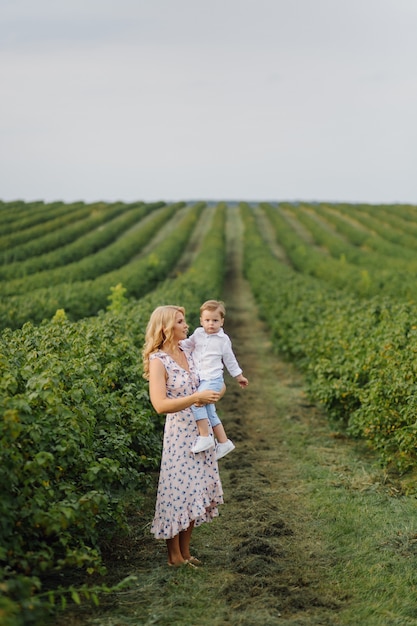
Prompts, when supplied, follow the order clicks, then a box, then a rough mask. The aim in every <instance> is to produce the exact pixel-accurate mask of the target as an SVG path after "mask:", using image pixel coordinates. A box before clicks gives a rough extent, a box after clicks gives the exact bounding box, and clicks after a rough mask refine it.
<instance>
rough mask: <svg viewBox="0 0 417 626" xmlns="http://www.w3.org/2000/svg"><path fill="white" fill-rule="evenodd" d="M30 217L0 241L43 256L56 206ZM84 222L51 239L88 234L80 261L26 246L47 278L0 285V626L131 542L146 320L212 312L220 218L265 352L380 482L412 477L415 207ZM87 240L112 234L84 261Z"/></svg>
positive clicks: (183, 208) (148, 413)
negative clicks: (239, 245)
mask: <svg viewBox="0 0 417 626" xmlns="http://www.w3.org/2000/svg"><path fill="white" fill-rule="evenodd" d="M89 206H90V210H91V206H92V205H89ZM13 208H14V209H15V210H16V214H14V211H13ZM25 208H26V207H25V206H22V205H19V204H18V205H17V206H15V207H8V206H7V204H4V205H3V206H0V218H2V217H4V218H5V220H4V226H5V227H6V225H11V224H12V223H13V221H14V222H15V225H16V223H20V224H26V226H24V227H22V228H23V230H22V233H23V232H25V231H26V230H30V229H31V228H36V229H38V228H39V230H38V231H37V232H38V233H40V232H41V230H40V229H41V227H46V230H45V231H44V233H43V235H41V234H39V236H38V238H37V241H38V242H42V240H43V241H44V242H45V241H46V242H47V241H49V242H51V241H52V240H51V239H49V237H50V236H52V230H51V231H50V234H47V233H48V227H47V225H48V222H54V221H56V220H58V219H60V218H61V217H63V215H61V214H60V212H61V210H62V205H61V203H56V205H43V204H42V203H38V204H36V205H32V206H31V207H30V208H31V211H26V210H25ZM67 208H68V205H67ZM81 208H86V207H85V206H84V205H83V203H77V205H74V206H72V207H71V211H70V212H71V214H72V216H73V220H74V221H73V222H72V223H71V221H70V220H69V221H68V222H67V223H66V225H64V222H63V223H62V227H61V229H57V230H56V231H55V234H54V236H57V235H58V233H59V231H60V230H61V232H65V231H66V232H67V233H68V232H71V228H72V227H74V228H75V226H76V225H78V226H80V225H81V224H82V223H83V222H84V221H88V220H90V222H89V223H90V226H89V229H90V230H85V231H79V235H77V236H76V237H75V238H73V239H70V238H69V239H68V240H67V243H66V244H65V245H63V247H62V248H61V250H62V254H63V255H66V254H67V252H68V249H69V248H71V247H73V251H75V250H77V252H76V253H75V257H74V258H73V259H72V260H71V262H68V261H67V262H66V263H62V262H61V261H60V260H59V258H58V257H59V249H56V251H55V252H54V253H53V254H56V255H57V257H56V265H55V264H54V262H53V260H52V261H51V259H53V257H52V256H50V255H52V252H51V250H52V248H47V250H45V253H44V252H42V249H41V248H38V251H37V253H36V256H34V257H33V258H32V261H33V262H36V259H38V260H39V263H44V265H43V266H42V271H40V269H39V270H36V271H34V272H32V273H29V272H28V275H27V277H26V278H24V279H23V278H22V274H20V275H19V273H16V274H13V271H17V272H18V271H21V270H10V274H9V278H10V280H3V282H2V283H1V284H0V291H1V294H2V297H1V300H0V323H1V326H2V328H3V331H2V333H1V335H0V363H1V379H0V394H1V400H2V406H3V407H4V413H3V420H2V422H1V434H0V438H1V440H0V482H1V490H2V499H1V500H0V516H1V517H0V519H1V523H0V535H1V536H0V539H1V540H0V560H1V561H2V563H3V565H4V567H3V569H2V570H1V573H0V586H1V589H2V590H3V592H4V596H3V598H1V599H0V618H1V619H3V621H4V624H5V626H21V625H23V624H24V625H25V626H26V625H29V624H31V623H36V621H38V622H39V621H40V622H41V623H42V615H43V611H45V610H48V609H50V608H52V605H53V603H54V602H56V601H57V600H62V599H65V598H66V597H68V596H71V595H72V597H73V599H76V598H77V591H76V590H75V589H66V588H65V586H64V583H63V582H62V581H63V580H65V577H64V576H62V577H61V578H60V577H59V574H63V575H64V574H65V572H67V571H68V569H69V568H74V567H76V568H83V569H84V570H85V571H88V572H90V573H92V574H93V573H94V572H97V571H100V569H101V568H102V560H101V546H102V545H103V542H107V541H109V540H110V539H111V537H112V536H113V534H114V533H120V532H121V529H123V528H124V527H127V518H128V513H129V510H130V509H131V508H134V507H137V506H138V498H139V499H140V497H141V495H142V494H143V493H144V491H145V490H146V487H147V483H148V480H149V475H150V472H154V471H155V469H156V468H157V467H158V464H159V458H160V445H161V437H162V435H161V430H162V419H161V418H160V417H158V416H156V415H155V412H154V411H153V409H152V407H151V406H150V403H149V399H148V394H147V385H146V384H145V381H144V380H143V379H142V367H141V348H142V345H143V333H144V330H145V326H146V322H147V319H148V317H149V314H150V312H151V311H152V309H153V308H154V307H155V306H157V305H159V304H165V303H168V302H173V303H178V304H183V305H185V307H186V309H187V318H188V321H189V322H190V323H191V325H192V326H193V325H196V324H197V323H198V309H199V305H200V304H201V301H203V300H205V299H207V298H213V297H214V298H216V297H221V295H222V287H223V273H224V268H225V258H226V252H227V251H226V248H225V229H226V225H227V219H228V215H229V211H231V210H239V215H240V216H241V219H242V222H243V225H244V241H243V246H244V271H245V274H246V277H247V279H248V281H249V282H250V285H251V288H252V290H253V293H254V295H255V297H256V299H257V302H258V304H259V310H260V314H261V315H262V317H263V318H264V319H265V321H266V323H267V324H268V326H269V328H270V331H271V337H272V341H273V345H274V347H275V349H276V350H277V351H280V352H282V353H284V354H286V355H287V356H288V357H289V358H291V359H293V360H295V361H296V363H297V364H298V366H299V367H300V368H301V369H302V370H303V372H304V373H305V376H306V379H307V382H308V385H309V389H310V392H311V395H312V397H313V398H314V399H316V400H317V401H319V402H320V403H322V404H323V405H324V406H325V407H326V409H327V412H328V415H329V418H330V419H331V420H332V421H333V422H334V424H335V426H336V427H337V428H341V429H343V430H344V431H345V432H347V433H349V434H351V435H352V436H354V437H361V438H363V439H364V440H366V441H368V442H369V445H370V446H372V447H373V448H374V450H376V451H377V453H378V454H379V456H380V459H381V462H382V463H384V464H385V465H387V466H389V467H394V468H396V469H397V470H399V471H401V472H405V471H407V470H409V469H413V468H414V467H415V466H416V463H417V458H416V444H417V421H416V418H415V415H416V403H417V400H416V383H415V379H416V376H415V373H416V372H415V370H416V368H417V365H416V359H415V355H416V352H417V305H416V304H415V301H414V293H415V273H414V269H413V268H414V263H415V262H414V259H413V258H412V256H411V255H412V250H413V248H412V246H413V240H414V239H416V241H417V233H416V231H415V228H414V227H415V224H417V209H416V208H415V207H405V206H403V207H392V208H388V207H372V206H368V205H365V206H360V207H356V206H355V207H353V206H352V207H351V205H346V206H345V205H327V204H308V205H304V204H303V205H301V204H300V205H295V204H289V203H279V204H276V205H275V204H274V205H272V204H270V203H269V204H268V203H262V204H260V205H259V206H251V205H249V204H247V203H242V204H241V205H240V207H239V209H232V208H230V207H227V206H226V205H225V204H223V203H221V204H219V205H218V206H217V207H208V206H206V205H205V204H204V203H202V202H200V203H196V204H194V205H186V204H185V203H176V204H172V205H166V204H165V203H162V202H161V203H155V204H153V205H146V204H144V203H135V204H131V205H123V210H122V211H120V212H119V209H120V208H121V203H119V204H118V203H116V204H115V205H108V206H106V207H105V208H104V207H101V208H99V207H97V213H94V215H95V217H98V216H100V219H103V221H102V222H101V223H100V227H101V228H102V230H101V231H100V228H97V226H98V224H96V225H95V226H94V225H92V221H91V220H92V219H93V213H90V214H89V217H88V216H87V214H86V215H85V216H84V218H81V219H80V218H79V217H76V216H77V215H78V211H79V209H81ZM350 208H351V209H352V210H351V211H350ZM38 211H39V216H41V217H42V219H39V221H38V222H37V223H36V219H35V218H36V214H37V212H38ZM54 211H55V213H54ZM113 211H114V213H113V214H112V217H110V218H108V219H107V218H106V219H104V215H105V214H106V215H108V214H110V213H111V212H113ZM3 212H4V213H3ZM31 213H32V214H33V215H31ZM12 215H15V219H14V220H13V219H12ZM45 215H49V218H48V219H46V220H45V219H44V218H45ZM29 218H32V220H33V221H32V222H31V224H32V225H31V226H27V224H28V223H29ZM0 223H2V224H3V222H1V221H0ZM78 226H77V227H78ZM113 228H115V230H113ZM11 232H13V233H16V234H17V233H18V232H19V231H18V230H15V229H13V230H12V231H11ZM99 232H105V233H107V234H106V235H104V238H103V239H101V240H100V241H101V243H99V239H96V244H97V246H98V247H97V248H96V249H95V251H94V253H93V247H92V246H93V242H94V239H95V237H98V234H99ZM72 233H74V231H72ZM110 233H113V234H110ZM72 236H73V235H70V237H72ZM402 237H404V238H403V239H402ZM394 238H397V239H396V240H395V241H394ZM34 241H36V239H34ZM86 241H87V245H86V246H85V248H84V247H83V246H84V245H85V243H86ZM30 245H31V242H30V241H29V240H28V241H27V246H28V249H30ZM48 245H50V244H48ZM17 247H19V248H20V250H21V252H22V253H23V250H24V247H25V246H24V244H23V243H20V244H18V246H17ZM17 247H15V248H13V247H10V252H12V250H13V249H14V250H16V249H17ZM83 250H85V252H83ZM401 251H402V253H401ZM410 253H411V254H410ZM48 257H49V261H46V259H47V258H48ZM25 258H27V259H28V260H27V261H24V262H22V263H10V264H6V265H4V266H3V267H2V268H0V270H2V271H4V272H7V268H12V267H15V268H17V266H20V268H22V267H23V266H24V265H25V264H26V263H28V264H29V260H30V257H29V256H28V257H25ZM66 258H68V259H69V257H66ZM41 259H43V260H42V261H41ZM48 263H49V265H48ZM39 268H40V266H39ZM410 268H412V269H411V270H410ZM42 275H44V276H45V277H48V279H47V281H46V284H47V286H43V287H40V286H39V284H40V283H42V280H43V279H42V278H41V277H42ZM2 276H3V278H5V277H6V274H3V275H2ZM19 276H20V278H19ZM60 277H61V278H60ZM26 281H27V282H26ZM38 281H40V283H39V282H38ZM71 281H72V282H71ZM25 282H26V289H25V288H24V285H25ZM54 282H56V284H53V283H54ZM43 284H45V283H43ZM13 285H14V287H13ZM413 285H414V292H413ZM35 286H36V288H35ZM13 289H17V291H18V292H21V293H18V292H13ZM7 293H12V294H13V295H8V296H7V295H5V294H7ZM226 304H227V302H226ZM35 324H38V326H36V325H35ZM411 490H412V486H411V484H410V491H411ZM57 580H61V583H58V582H57ZM78 591H80V590H78ZM81 591H83V592H84V593H85V594H86V595H88V594H93V598H95V596H94V591H91V589H87V588H86V587H84V588H83V589H82V590H81ZM2 611H3V613H2ZM1 619H0V621H1ZM2 623H3V622H2Z"/></svg>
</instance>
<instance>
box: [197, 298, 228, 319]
mask: <svg viewBox="0 0 417 626" xmlns="http://www.w3.org/2000/svg"><path fill="white" fill-rule="evenodd" d="M216 309H220V315H221V316H222V318H224V316H225V315H226V308H225V306H224V302H222V301H221V300H206V302H204V304H202V305H201V307H200V315H202V314H203V312H204V311H216Z"/></svg>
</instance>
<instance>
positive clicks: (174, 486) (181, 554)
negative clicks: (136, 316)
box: [143, 305, 225, 567]
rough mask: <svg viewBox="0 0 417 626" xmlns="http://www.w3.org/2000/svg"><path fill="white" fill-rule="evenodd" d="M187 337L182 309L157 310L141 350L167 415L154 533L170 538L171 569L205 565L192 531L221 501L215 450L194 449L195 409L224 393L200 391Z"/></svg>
mask: <svg viewBox="0 0 417 626" xmlns="http://www.w3.org/2000/svg"><path fill="white" fill-rule="evenodd" d="M187 334H188V325H187V322H186V319H185V310H184V308H183V307H180V306H175V305H166V306H160V307H157V308H156V309H155V310H154V311H153V313H152V315H151V317H150V319H149V322H148V326H147V329H146V336H145V346H144V350H143V369H144V374H143V375H144V377H145V378H146V379H147V380H149V395H150V399H151V402H152V405H153V407H154V408H155V410H156V411H157V412H158V413H164V414H166V422H165V429H164V441H163V448H162V459H161V468H160V475H159V484H158V492H157V497H156V506H155V516H154V519H153V523H152V527H151V532H152V533H153V534H154V535H155V537H156V538H157V539H165V540H166V545H167V550H168V564H169V565H170V566H173V567H177V566H182V565H187V566H191V567H195V566H198V565H200V564H201V563H200V561H199V559H197V558H196V557H195V556H193V555H192V554H191V551H190V542H191V535H192V532H193V529H194V527H196V526H199V525H200V524H202V523H203V522H210V521H211V520H212V519H213V518H214V517H216V516H217V515H218V508H217V507H218V505H219V504H222V503H223V490H222V485H221V481H220V476H219V470H218V465H217V460H216V455H215V452H214V450H213V449H211V450H206V451H205V452H204V453H201V454H198V455H195V454H193V453H192V451H191V446H192V443H193V441H194V440H195V439H196V437H197V436H198V429H197V425H196V422H195V419H194V417H193V413H192V410H191V406H192V405H193V404H200V405H205V404H209V403H215V402H217V401H218V400H219V399H220V398H221V397H222V395H223V393H224V391H225V389H222V391H221V392H218V391H214V390H210V389H206V390H203V391H198V384H199V379H198V376H197V373H196V369H195V366H194V363H193V359H192V355H191V353H190V352H189V351H187V350H186V349H185V348H184V349H183V348H182V347H181V345H180V342H181V341H182V340H184V339H185V338H186V337H187Z"/></svg>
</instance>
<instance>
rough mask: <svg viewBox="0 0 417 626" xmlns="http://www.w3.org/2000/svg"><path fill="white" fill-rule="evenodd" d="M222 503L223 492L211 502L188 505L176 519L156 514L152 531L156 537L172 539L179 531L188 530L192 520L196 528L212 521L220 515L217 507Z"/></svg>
mask: <svg viewBox="0 0 417 626" xmlns="http://www.w3.org/2000/svg"><path fill="white" fill-rule="evenodd" d="M220 504H223V495H222V494H219V495H217V496H216V497H214V498H213V499H212V501H211V502H210V503H209V504H201V505H197V504H194V505H193V506H191V507H188V509H187V510H185V511H182V512H181V514H180V515H179V517H178V518H176V519H167V518H166V517H159V516H158V515H157V514H156V515H155V517H154V519H153V522H152V526H151V533H152V534H153V535H154V536H155V538H156V539H172V537H175V536H176V535H178V533H180V532H182V531H183V530H187V528H188V527H189V526H190V524H191V522H194V526H195V527H196V528H197V526H200V525H201V524H204V523H205V522H212V521H213V519H214V518H215V517H218V515H219V510H218V508H217V507H218V506H219V505H220Z"/></svg>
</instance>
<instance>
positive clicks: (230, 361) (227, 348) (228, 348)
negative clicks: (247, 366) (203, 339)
mask: <svg viewBox="0 0 417 626" xmlns="http://www.w3.org/2000/svg"><path fill="white" fill-rule="evenodd" d="M223 363H224V364H225V366H226V368H227V371H228V372H229V374H230V376H233V378H236V380H237V382H238V383H239V385H240V386H241V387H247V386H248V385H249V381H248V379H247V378H246V377H245V376H243V371H242V368H241V367H240V365H239V363H238V362H237V359H236V357H235V354H234V352H233V349H232V342H231V341H230V338H229V337H228V336H227V335H226V337H225V341H224V349H223Z"/></svg>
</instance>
